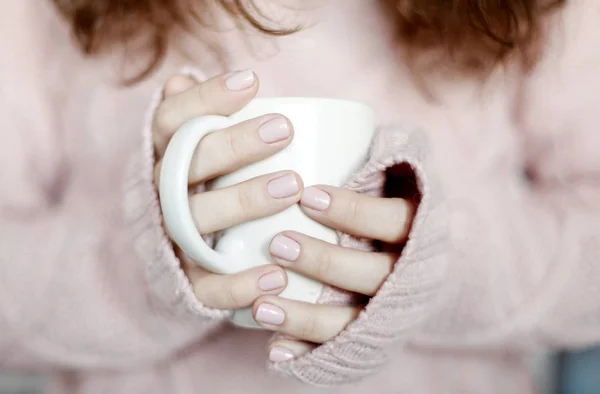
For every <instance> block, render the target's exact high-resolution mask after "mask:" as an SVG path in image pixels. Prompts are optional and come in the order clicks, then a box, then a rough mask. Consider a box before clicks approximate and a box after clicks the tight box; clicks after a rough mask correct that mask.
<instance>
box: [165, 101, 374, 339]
mask: <svg viewBox="0 0 600 394" xmlns="http://www.w3.org/2000/svg"><path fill="white" fill-rule="evenodd" d="M266 114H282V115H284V116H286V117H287V118H288V119H289V120H290V121H291V123H292V125H293V126H294V139H293V141H292V142H291V144H290V145H289V146H288V147H286V148H285V149H284V150H282V151H280V152H278V153H276V154H275V155H274V156H271V157H269V158H267V159H264V160H262V161H260V162H257V163H253V164H251V165H249V166H247V167H244V168H242V169H239V170H237V171H234V172H232V173H230V174H227V175H224V176H221V177H218V178H217V179H215V180H213V181H212V182H210V183H209V184H208V185H207V188H208V190H213V189H220V188H224V187H228V186H232V185H235V184H237V183H240V182H243V181H246V180H248V179H251V178H254V177H257V176H260V175H265V174H269V173H272V172H276V171H280V170H293V171H296V172H297V173H298V174H299V175H300V176H301V177H302V179H303V181H304V185H305V187H306V186H310V185H315V184H327V185H332V186H338V187H339V186H342V185H343V184H344V182H346V181H347V180H348V178H349V177H350V176H351V175H352V173H353V172H354V171H355V170H357V169H358V167H359V166H360V165H361V164H362V163H363V162H364V160H365V158H366V156H367V153H368V149H369V145H370V143H371V139H372V138H373V133H374V129H375V126H374V117H373V112H372V110H371V108H370V107H368V106H366V105H364V104H360V103H357V102H352V101H344V100H335V99H325V98H266V99H255V100H253V101H252V102H250V103H249V104H248V105H247V106H246V107H245V108H243V109H242V110H241V111H239V112H237V113H235V114H233V115H231V116H229V117H224V116H203V117H200V118H197V119H194V120H191V121H189V122H187V123H186V124H184V125H183V126H182V127H181V128H180V129H179V130H178V131H177V132H176V133H175V135H174V136H173V138H172V139H171V141H170V143H169V145H168V147H167V150H166V152H165V156H164V158H163V164H162V170H161V178H160V187H159V189H160V199H161V206H162V212H163V216H164V222H165V226H166V227H167V229H168V231H169V233H170V235H171V237H172V239H173V241H174V242H175V243H176V244H177V245H178V246H179V247H180V248H181V249H182V251H183V252H184V253H186V254H187V256H189V257H190V258H191V259H192V260H193V261H195V262H196V263H198V264H199V265H201V266H202V267H204V268H206V269H207V270H209V271H212V272H215V273H219V274H231V273H236V272H240V271H243V270H246V269H248V268H251V267H256V266H260V265H264V264H272V263H273V262H272V260H271V257H270V255H269V250H268V249H269V244H270V242H271V240H272V238H273V237H274V236H275V235H276V234H278V233H280V232H281V231H285V230H292V231H297V232H300V233H303V234H307V235H309V236H312V237H315V238H318V239H321V240H324V241H326V242H330V243H337V240H338V238H337V233H336V231H335V230H332V229H330V228H326V227H325V226H323V225H321V224H319V223H317V222H315V221H314V220H312V219H310V218H309V217H308V216H306V215H305V214H304V213H303V212H302V211H301V210H300V208H299V206H298V205H295V206H292V207H290V208H288V209H286V210H285V211H283V212H280V213H278V214H276V215H273V216H270V217H266V218H262V219H258V220H253V221H251V222H248V223H244V224H241V225H238V226H235V227H232V228H229V229H226V230H224V231H223V232H221V233H220V234H219V236H218V237H217V243H216V245H215V249H214V250H213V249H212V248H211V247H209V246H208V245H207V244H206V243H205V241H204V240H203V238H202V237H201V235H200V234H199V233H198V231H197V229H196V226H195V225H194V221H193V219H192V215H191V212H190V207H189V203H188V173H189V168H190V164H191V161H192V156H193V154H194V152H195V149H196V146H197V145H198V143H199V142H200V140H201V139H202V138H203V137H204V136H205V135H206V134H208V133H210V132H212V131H215V130H219V129H223V128H226V127H229V126H232V125H234V124H236V123H239V122H241V121H244V120H248V119H251V118H255V117H258V116H262V115H266ZM287 275H288V284H287V287H286V288H285V290H284V291H283V292H282V293H281V294H280V296H281V297H285V298H289V299H294V300H299V301H304V302H310V303H315V302H317V300H318V298H319V296H320V295H321V291H322V289H323V285H322V284H321V283H320V282H317V281H315V280H313V279H309V278H307V277H304V276H301V275H299V274H297V273H294V272H290V271H288V272H287ZM232 321H233V323H234V324H236V325H238V326H243V327H252V328H258V327H259V326H258V324H257V323H256V322H255V321H254V318H253V316H252V310H251V309H250V308H246V309H241V310H238V311H235V313H234V314H233V317H232Z"/></svg>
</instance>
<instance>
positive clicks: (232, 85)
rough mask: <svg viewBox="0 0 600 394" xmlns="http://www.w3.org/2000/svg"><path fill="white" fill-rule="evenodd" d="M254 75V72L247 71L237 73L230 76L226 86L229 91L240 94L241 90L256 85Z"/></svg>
mask: <svg viewBox="0 0 600 394" xmlns="http://www.w3.org/2000/svg"><path fill="white" fill-rule="evenodd" d="M254 80H255V78H254V73H253V72H252V70H245V71H240V72H237V73H235V74H233V75H230V76H229V77H228V78H227V80H225V86H227V89H229V90H231V91H234V92H239V91H240V90H245V89H248V88H249V87H251V86H252V85H254Z"/></svg>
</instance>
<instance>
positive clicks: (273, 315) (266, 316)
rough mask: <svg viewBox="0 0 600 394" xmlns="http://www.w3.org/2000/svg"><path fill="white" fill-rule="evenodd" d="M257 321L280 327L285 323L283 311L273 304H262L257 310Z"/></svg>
mask: <svg viewBox="0 0 600 394" xmlns="http://www.w3.org/2000/svg"><path fill="white" fill-rule="evenodd" d="M256 321H257V322H259V323H264V324H270V325H272V326H278V325H280V324H283V322H284V321H285V313H284V312H283V309H281V308H280V307H278V306H275V305H272V304H260V305H259V306H258V309H257V310H256Z"/></svg>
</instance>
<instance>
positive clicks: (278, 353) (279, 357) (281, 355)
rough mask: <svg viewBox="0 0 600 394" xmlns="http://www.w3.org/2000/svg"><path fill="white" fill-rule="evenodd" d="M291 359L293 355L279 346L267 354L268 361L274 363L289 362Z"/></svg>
mask: <svg viewBox="0 0 600 394" xmlns="http://www.w3.org/2000/svg"><path fill="white" fill-rule="evenodd" d="M293 358H294V353H292V352H291V351H289V350H288V349H286V348H284V347H281V346H275V347H273V349H271V351H270V352H269V360H271V361H273V362H275V363H281V362H283V361H289V360H291V359H293Z"/></svg>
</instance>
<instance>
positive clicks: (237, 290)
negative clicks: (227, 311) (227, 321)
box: [223, 277, 244, 308]
mask: <svg viewBox="0 0 600 394" xmlns="http://www.w3.org/2000/svg"><path fill="white" fill-rule="evenodd" d="M229 279H230V280H229V281H228V282H227V285H226V286H225V289H224V294H223V296H224V299H225V303H226V305H228V306H229V308H237V307H241V306H243V305H244V294H243V291H242V286H241V283H240V281H239V280H238V279H237V278H234V277H231V278H229Z"/></svg>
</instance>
